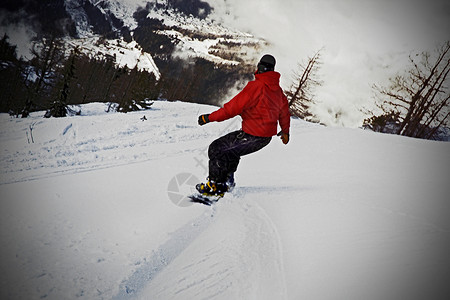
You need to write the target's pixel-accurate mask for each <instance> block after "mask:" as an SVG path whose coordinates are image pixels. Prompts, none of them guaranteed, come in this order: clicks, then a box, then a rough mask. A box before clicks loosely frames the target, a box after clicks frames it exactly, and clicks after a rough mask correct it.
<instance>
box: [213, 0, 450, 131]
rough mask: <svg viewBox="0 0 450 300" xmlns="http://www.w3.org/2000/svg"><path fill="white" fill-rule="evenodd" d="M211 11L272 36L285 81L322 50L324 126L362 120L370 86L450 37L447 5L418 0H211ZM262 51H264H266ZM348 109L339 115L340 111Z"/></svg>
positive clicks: (320, 92) (319, 92)
mask: <svg viewBox="0 0 450 300" xmlns="http://www.w3.org/2000/svg"><path fill="white" fill-rule="evenodd" d="M208 2H209V3H210V4H211V6H213V7H214V13H213V15H212V16H211V17H212V18H215V19H217V20H220V21H222V22H224V24H225V25H228V26H231V27H234V28H238V29H240V30H243V31H248V32H250V33H252V34H253V35H255V36H258V37H262V38H264V39H266V40H267V41H268V42H270V44H271V46H270V47H269V48H268V49H267V51H268V52H270V53H272V54H273V55H274V56H275V57H276V58H277V62H278V64H277V70H278V71H280V72H281V73H282V82H281V83H282V86H283V87H284V88H287V87H288V85H289V84H290V80H291V74H292V70H293V68H294V67H295V66H296V65H297V63H298V62H306V60H307V57H308V56H311V55H313V54H314V53H315V52H316V51H317V50H319V49H321V48H324V50H323V53H322V54H323V66H322V69H321V75H320V76H321V78H320V79H321V80H323V81H324V84H323V86H322V87H320V88H319V89H318V90H317V92H316V95H317V97H316V98H317V100H318V101H320V107H318V108H317V113H318V114H320V117H321V118H322V119H323V121H325V122H326V123H327V124H330V125H345V126H358V125H360V123H361V121H362V118H363V117H364V116H363V115H362V113H361V112H360V111H359V109H360V108H362V107H363V106H366V107H367V106H371V105H372V102H373V98H372V89H371V86H372V85H373V84H374V83H381V84H383V83H386V82H387V80H388V78H389V77H391V76H393V75H395V73H397V72H399V71H402V70H404V69H405V68H407V67H408V60H407V58H408V55H409V54H410V53H411V52H412V51H418V52H421V51H429V52H432V51H433V50H434V49H435V48H436V47H437V46H438V45H439V44H442V43H443V42H444V41H445V40H448V39H450V36H449V35H448V31H447V28H449V27H450V26H449V25H450V24H449V20H450V18H449V17H450V3H448V2H447V1H416V0H409V1H408V0H381V1H371V0H346V1H335V0H247V1H241V0H208ZM263 54H264V53H261V55H263ZM339 111H344V112H345V113H344V114H343V116H342V117H341V119H340V120H335V117H334V115H335V113H336V112H339Z"/></svg>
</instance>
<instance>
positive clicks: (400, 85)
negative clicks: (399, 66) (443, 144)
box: [364, 42, 450, 139]
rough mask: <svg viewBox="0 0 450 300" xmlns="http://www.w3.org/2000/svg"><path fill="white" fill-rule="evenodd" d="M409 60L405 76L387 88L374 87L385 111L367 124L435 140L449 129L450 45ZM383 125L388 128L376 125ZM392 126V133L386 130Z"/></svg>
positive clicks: (395, 79)
mask: <svg viewBox="0 0 450 300" xmlns="http://www.w3.org/2000/svg"><path fill="white" fill-rule="evenodd" d="M435 54H436V55H435V56H434V58H433V57H432V56H431V55H430V54H429V53H427V52H424V53H422V54H421V55H419V54H417V55H416V56H415V57H413V56H411V55H410V56H409V59H410V63H411V65H412V67H411V69H409V70H408V71H407V72H405V74H403V75H397V76H396V77H394V78H391V79H390V85H389V86H388V87H379V86H376V85H375V86H374V89H375V91H376V92H377V93H378V96H379V98H380V99H382V101H381V104H378V106H379V107H380V108H381V109H382V110H383V114H382V115H381V116H374V117H372V118H370V119H366V120H365V121H364V123H365V125H368V126H372V127H373V128H374V129H375V130H376V127H377V126H378V129H379V130H377V131H384V132H386V131H388V132H391V133H395V134H399V135H404V136H410V137H417V138H424V139H435V138H436V136H437V135H438V134H439V131H440V130H441V129H442V128H444V127H447V126H448V125H449V114H450V112H449V105H450V101H449V99H450V94H449V85H448V84H449V82H448V79H449V77H448V75H449V72H450V42H446V43H445V44H444V45H443V46H441V47H439V48H438V49H437V50H436V51H435ZM380 121H383V122H385V124H381V125H382V126H380V124H377V122H380ZM386 126H390V129H386Z"/></svg>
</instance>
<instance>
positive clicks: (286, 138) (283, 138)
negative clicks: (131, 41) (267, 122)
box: [277, 131, 289, 145]
mask: <svg viewBox="0 0 450 300" xmlns="http://www.w3.org/2000/svg"><path fill="white" fill-rule="evenodd" d="M277 136H279V137H280V138H281V141H282V142H283V144H285V145H286V144H287V143H289V133H284V132H283V131H280V132H278V134H277Z"/></svg>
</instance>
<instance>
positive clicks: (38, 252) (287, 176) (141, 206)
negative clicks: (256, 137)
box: [0, 102, 450, 300]
mask: <svg viewBox="0 0 450 300" xmlns="http://www.w3.org/2000/svg"><path fill="white" fill-rule="evenodd" d="M214 109H215V108H214V107H211V106H201V105H195V104H187V103H173V102H155V104H154V105H153V106H152V109H151V110H147V111H142V112H134V113H128V114H119V113H109V114H107V113H105V112H104V110H105V106H104V104H98V103H97V104H89V105H88V106H83V107H82V116H74V117H67V118H60V119H43V118H42V115H43V114H44V112H39V113H34V114H32V116H31V117H30V118H28V119H16V118H11V117H9V116H8V115H6V114H1V115H0V128H1V131H0V145H1V148H0V153H1V158H0V165H1V175H0V176H1V177H0V178H1V179H0V195H1V197H0V216H1V218H0V220H1V221H0V222H1V223H0V234H1V248H2V251H1V254H0V255H1V259H0V268H1V270H2V272H1V273H0V282H1V288H0V293H1V294H0V297H1V298H2V299H39V298H45V299H78V298H79V299H246V300H248V299H289V300H291V299H292V300H296V299H318V300H328V299H330V300H336V299H338V300H339V299H345V300H352V299H355V300H357V299H358V300H359V299H366V300H372V299H373V300H378V299H383V300H391V299H392V300H394V299H413V300H415V299H442V300H443V299H448V296H449V295H450V288H449V286H448V282H447V281H448V280H447V279H448V278H449V276H450V260H449V257H448V252H449V250H450V249H449V245H450V232H449V230H450V222H449V220H448V212H449V211H450V203H449V202H448V199H447V198H448V197H447V196H448V195H447V189H448V188H447V187H448V184H449V182H448V178H450V177H449V175H450V174H449V170H450V168H449V158H450V157H449V153H450V152H449V147H450V144H448V143H444V142H430V141H423V140H415V139H410V138H405V137H399V136H393V135H383V134H375V133H372V132H368V131H362V130H355V129H337V128H326V127H322V126H319V125H315V124H309V123H305V122H303V121H301V120H292V128H291V142H290V143H289V144H288V145H286V146H285V145H283V144H282V143H281V142H280V141H279V140H278V139H275V138H274V140H273V141H272V142H271V144H270V145H269V146H268V147H266V148H265V149H263V150H261V151H260V152H257V153H254V154H251V155H249V156H246V157H243V158H242V160H241V164H240V166H239V169H238V172H237V174H236V181H237V187H236V188H235V190H234V191H233V193H232V194H228V195H226V196H225V197H224V198H223V199H222V200H220V202H219V203H217V205H215V206H214V207H206V206H202V205H197V204H195V205H189V204H190V203H188V202H186V200H185V198H184V196H185V195H187V194H188V193H189V192H190V191H191V189H192V182H196V181H197V180H203V179H204V178H205V177H206V175H207V174H206V171H207V169H206V166H207V156H206V150H207V147H208V145H209V143H210V142H212V141H213V140H214V139H215V138H217V137H218V136H220V135H222V134H224V133H226V132H229V131H231V130H234V129H237V128H239V125H240V124H239V123H240V122H239V119H233V120H229V121H226V122H223V123H211V124H208V125H205V126H202V127H200V126H198V125H197V124H196V119H197V115H198V114H201V113H207V112H211V111H212V110H214ZM144 115H145V116H146V119H147V120H144V121H142V119H141V118H142V117H143V116H144ZM31 129H32V130H31ZM31 134H32V137H33V140H34V143H33V142H32V140H31ZM177 195H178V196H180V197H176V196H177Z"/></svg>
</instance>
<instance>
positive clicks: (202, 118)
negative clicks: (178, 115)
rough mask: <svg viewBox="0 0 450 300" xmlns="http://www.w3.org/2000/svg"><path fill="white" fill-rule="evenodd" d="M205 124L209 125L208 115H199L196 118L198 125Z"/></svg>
mask: <svg viewBox="0 0 450 300" xmlns="http://www.w3.org/2000/svg"><path fill="white" fill-rule="evenodd" d="M206 123H209V114H206V115H201V116H200V117H198V125H200V126H201V125H205V124H206Z"/></svg>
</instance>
